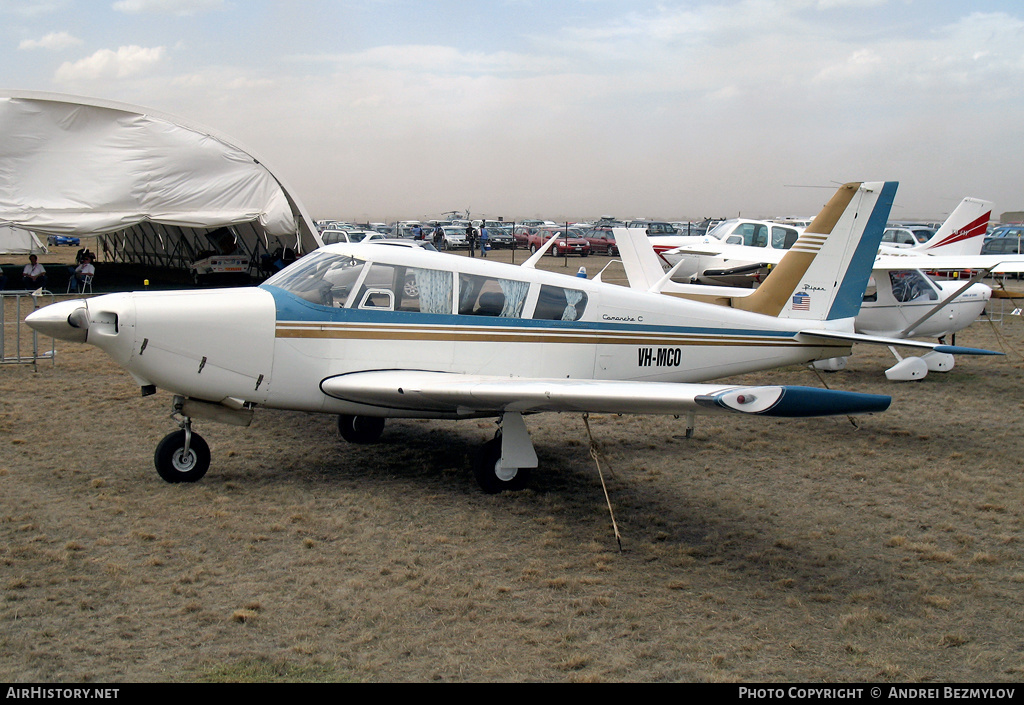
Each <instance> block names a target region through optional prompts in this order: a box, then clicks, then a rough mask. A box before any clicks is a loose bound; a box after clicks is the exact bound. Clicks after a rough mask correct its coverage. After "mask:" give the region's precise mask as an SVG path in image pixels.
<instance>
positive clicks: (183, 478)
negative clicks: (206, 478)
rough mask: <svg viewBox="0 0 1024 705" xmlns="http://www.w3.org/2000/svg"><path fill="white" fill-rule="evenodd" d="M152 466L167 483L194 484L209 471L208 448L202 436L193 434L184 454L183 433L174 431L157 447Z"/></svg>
mask: <svg viewBox="0 0 1024 705" xmlns="http://www.w3.org/2000/svg"><path fill="white" fill-rule="evenodd" d="M153 464H154V465H156V471H157V474H158V475H160V477H162V478H163V479H164V480H165V481H167V482H173V483H177V482H196V481H198V480H199V479H201V478H202V477H203V475H205V474H206V471H207V470H209V469H210V446H208V445H207V444H206V441H205V440H203V437H202V436H200V435H199V434H197V433H193V434H192V439H191V442H190V443H189V448H188V451H187V452H186V451H185V431H183V430H182V431H175V432H174V433H170V434H168V435H167V436H165V437H164V439H163V440H162V441H160V443H159V444H158V445H157V447H156V453H154V454H153Z"/></svg>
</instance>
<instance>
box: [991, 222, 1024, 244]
mask: <svg viewBox="0 0 1024 705" xmlns="http://www.w3.org/2000/svg"><path fill="white" fill-rule="evenodd" d="M1004 237H1009V238H1013V239H1015V240H1019V239H1020V238H1021V237H1024V224H1022V223H1017V224H1016V225H1000V226H998V227H996V228H994V229H993V230H992V232H990V233H989V234H988V235H986V236H985V242H991V241H992V240H995V239H997V238H1004Z"/></svg>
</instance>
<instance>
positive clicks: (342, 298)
mask: <svg viewBox="0 0 1024 705" xmlns="http://www.w3.org/2000/svg"><path fill="white" fill-rule="evenodd" d="M364 264H366V262H365V260H361V259H359V258H358V257H352V256H351V255H342V254H336V253H331V252H314V253H312V254H309V255H307V256H306V257H303V258H302V259H301V260H299V261H298V262H296V263H295V264H293V265H292V266H291V267H288V268H287V269H285V270H283V271H281V272H278V273H277V274H275V275H274V276H272V277H271V278H270V279H268V280H267V281H266V282H264V283H265V284H266V285H267V286H276V287H278V288H279V289H284V290H285V291H290V292H291V293H293V294H295V295H296V296H298V297H300V298H303V299H305V300H306V301H309V302H310V303H314V304H319V305H321V306H337V307H342V306H344V305H345V302H346V301H347V299H348V296H349V294H350V293H351V292H352V287H353V286H354V285H355V283H356V281H357V280H358V279H359V274H360V273H361V272H362V269H363V265H364Z"/></svg>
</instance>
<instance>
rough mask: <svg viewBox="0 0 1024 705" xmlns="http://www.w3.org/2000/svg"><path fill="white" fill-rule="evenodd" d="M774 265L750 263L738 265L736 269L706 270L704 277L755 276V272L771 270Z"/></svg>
mask: <svg viewBox="0 0 1024 705" xmlns="http://www.w3.org/2000/svg"><path fill="white" fill-rule="evenodd" d="M771 267H772V265H771V264H770V263H768V262H748V263H744V264H738V265H736V266H735V267H719V268H718V269H705V270H704V272H703V275H704V276H705V277H729V276H736V275H737V274H753V273H754V272H760V271H763V270H766V269H770V268H771Z"/></svg>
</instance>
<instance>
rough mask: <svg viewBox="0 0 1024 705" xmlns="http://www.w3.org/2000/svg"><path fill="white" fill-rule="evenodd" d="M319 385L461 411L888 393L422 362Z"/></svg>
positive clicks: (702, 407) (754, 403)
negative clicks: (547, 374) (539, 375)
mask: <svg viewBox="0 0 1024 705" xmlns="http://www.w3.org/2000/svg"><path fill="white" fill-rule="evenodd" d="M320 388H321V390H323V392H324V393H325V394H327V395H328V396H331V397H334V398H335V399H341V400H343V401H347V402H352V403H355V404H365V405H369V406H374V407H377V408H381V409H393V410H396V411H397V410H402V411H430V412H438V413H446V414H453V415H460V416H471V415H497V414H501V413H505V412H519V413H530V412H537V411H566V412H588V413H608V414H674V415H678V414H688V413H722V412H739V413H747V414H753V415H760V416H825V415H831V414H841V415H845V414H855V413H868V412H873V411H884V410H885V409H886V408H887V407H888V406H889V401H890V399H889V397H886V396H876V395H870V394H855V393H850V392H834V391H830V390H821V389H813V388H809V387H806V388H805V387H786V386H765V387H736V386H730V385H718V384H684V383H674V382H631V381H630V382H620V381H613V380H593V379H526V378H516V377H495V376H490V375H462V374H454V373H445V372H429V371H421V370H370V371H366V372H353V373H349V374H344V375H338V376H336V377H328V378H327V379H325V380H323V381H322V382H321V383H320Z"/></svg>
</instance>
